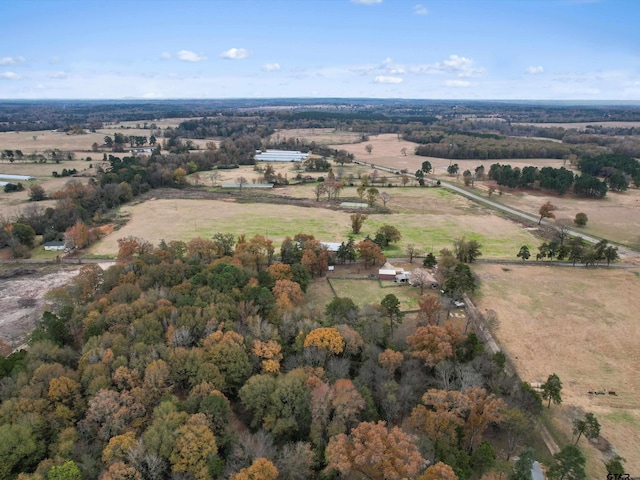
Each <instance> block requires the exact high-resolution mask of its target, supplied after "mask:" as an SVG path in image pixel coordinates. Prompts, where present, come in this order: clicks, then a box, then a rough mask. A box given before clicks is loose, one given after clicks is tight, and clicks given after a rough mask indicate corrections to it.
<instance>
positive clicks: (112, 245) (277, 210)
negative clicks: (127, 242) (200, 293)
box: [89, 199, 537, 258]
mask: <svg viewBox="0 0 640 480" xmlns="http://www.w3.org/2000/svg"><path fill="white" fill-rule="evenodd" d="M121 213H122V214H124V215H127V214H128V215H130V216H131V220H130V222H129V223H128V224H126V225H125V226H124V227H122V228H121V229H120V230H118V231H116V232H114V233H112V234H110V235H108V236H106V237H105V238H104V239H102V240H101V241H99V242H98V243H97V244H95V245H93V246H92V247H91V248H90V251H89V253H91V254H96V255H106V254H112V255H115V254H116V253H117V249H118V248H117V240H118V239H119V238H122V237H127V236H136V237H140V238H144V239H146V240H148V241H150V242H152V243H153V244H154V245H157V244H158V243H159V242H160V240H161V239H163V238H164V239H167V240H169V239H174V240H185V241H186V240H190V239H192V238H195V237H202V238H210V237H211V236H212V235H213V234H214V233H216V232H225V233H233V234H235V235H240V234H242V233H245V234H246V235H247V237H252V236H254V235H257V234H259V235H266V236H267V237H269V238H270V239H272V240H273V241H274V243H275V244H276V245H277V246H279V245H280V243H281V242H282V240H283V239H284V238H285V237H286V236H287V235H288V236H294V235H296V234H297V233H301V232H302V233H307V234H311V235H314V236H315V237H316V238H317V239H318V240H320V241H327V242H341V241H344V240H346V239H347V237H348V235H349V233H350V232H351V220H350V218H349V216H350V214H349V213H347V212H342V211H335V210H328V209H322V208H308V207H298V206H294V205H270V204H262V203H236V202H233V201H219V200H207V201H203V200H163V199H158V200H153V201H148V202H144V203H140V204H137V205H127V206H123V207H122V208H121ZM383 224H391V225H393V226H395V227H396V228H397V229H398V230H400V232H401V233H402V235H403V238H402V240H401V241H400V242H399V243H398V245H396V246H394V247H393V248H391V249H389V251H388V252H387V254H388V256H392V257H393V256H405V253H404V251H405V247H406V245H407V244H409V243H413V244H414V245H416V246H417V247H418V248H419V249H421V250H422V251H423V252H428V251H434V252H437V251H439V250H440V249H442V248H445V247H446V248H452V242H453V240H454V239H455V238H458V237H461V236H463V235H467V237H468V238H473V239H477V240H479V241H480V243H481V244H482V245H483V248H482V251H483V258H515V254H516V253H517V251H518V250H519V248H520V246H521V245H523V244H529V245H534V244H537V240H536V238H535V237H534V236H533V235H532V234H531V233H530V232H528V231H527V230H524V229H522V228H520V227H519V226H518V225H516V224H514V223H511V222H509V221H508V220H505V219H502V218H500V217H497V216H494V215H491V214H488V213H485V214H479V213H478V212H476V211H475V210H473V209H472V210H470V211H469V213H468V214H464V213H462V214H460V212H458V214H457V215H454V214H448V213H445V214H437V212H434V211H429V212H427V211H425V213H424V214H422V213H414V214H410V213H400V214H397V215H385V214H372V215H370V216H369V218H368V219H367V221H366V222H365V224H364V227H363V229H362V231H361V233H360V235H359V237H358V238H364V237H366V236H367V235H371V236H374V235H375V232H376V230H377V229H378V228H379V227H380V226H381V225H383Z"/></svg>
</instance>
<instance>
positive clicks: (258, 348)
mask: <svg viewBox="0 0 640 480" xmlns="http://www.w3.org/2000/svg"><path fill="white" fill-rule="evenodd" d="M253 354H254V355H255V356H256V357H258V358H259V359H260V364H261V366H262V371H263V372H264V373H278V372H279V371H280V360H282V348H281V347H280V344H279V343H278V342H276V341H275V340H269V341H268V342H263V341H262V340H254V341H253Z"/></svg>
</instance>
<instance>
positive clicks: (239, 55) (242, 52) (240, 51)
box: [220, 48, 249, 60]
mask: <svg viewBox="0 0 640 480" xmlns="http://www.w3.org/2000/svg"><path fill="white" fill-rule="evenodd" d="M220 56H221V57H222V58H227V59H229V60H242V59H243V58H247V57H248V56H249V50H247V49H245V48H230V49H229V50H227V51H226V52H222V53H221V54H220Z"/></svg>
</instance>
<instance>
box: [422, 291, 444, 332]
mask: <svg viewBox="0 0 640 480" xmlns="http://www.w3.org/2000/svg"><path fill="white" fill-rule="evenodd" d="M418 308H419V309H420V317H421V319H422V320H424V321H426V323H427V324H431V325H438V324H439V321H438V317H439V314H440V310H442V302H440V299H439V298H438V297H437V296H436V295H432V294H426V295H421V296H420V298H419V299H418Z"/></svg>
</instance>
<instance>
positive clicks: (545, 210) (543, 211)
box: [538, 201, 558, 225]
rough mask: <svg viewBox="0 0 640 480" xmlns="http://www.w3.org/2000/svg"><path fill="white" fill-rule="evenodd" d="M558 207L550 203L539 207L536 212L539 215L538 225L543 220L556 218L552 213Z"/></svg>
mask: <svg viewBox="0 0 640 480" xmlns="http://www.w3.org/2000/svg"><path fill="white" fill-rule="evenodd" d="M557 209H558V207H556V206H555V205H554V204H552V203H551V202H549V201H548V202H545V203H543V204H542V206H541V207H540V209H539V210H538V213H539V214H540V219H539V220H538V225H540V223H541V222H542V219H543V218H556V216H555V214H554V213H553V212H554V211H555V210H557Z"/></svg>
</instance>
